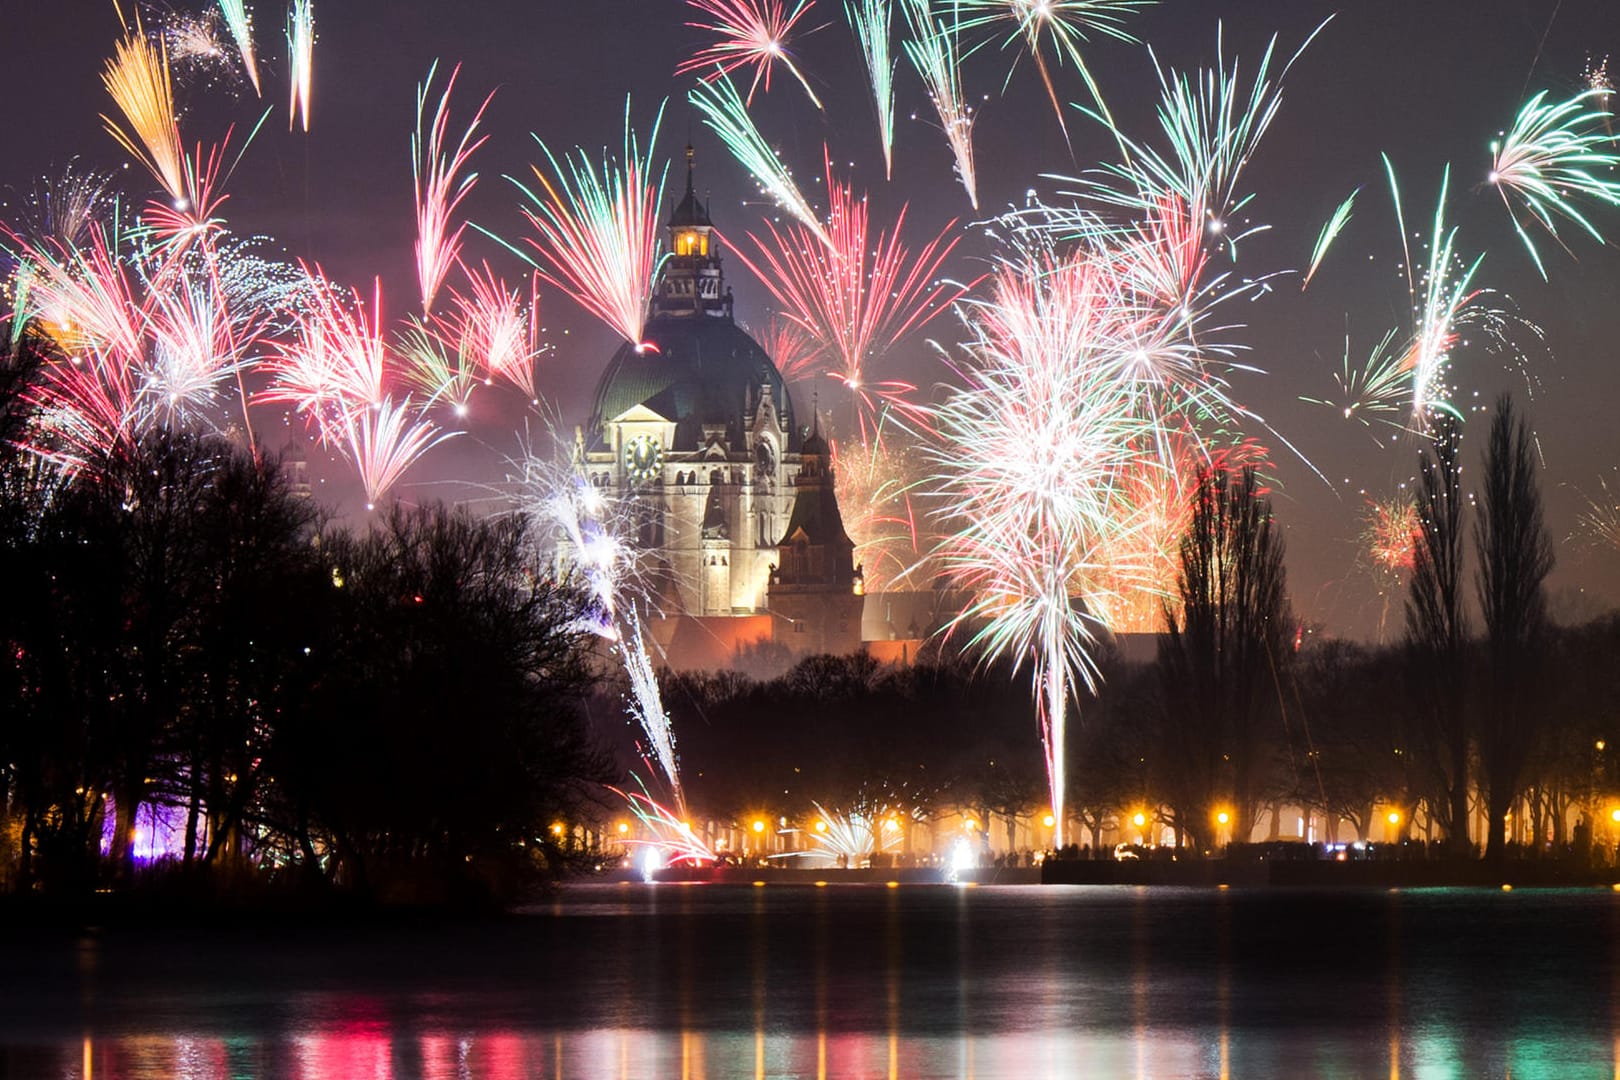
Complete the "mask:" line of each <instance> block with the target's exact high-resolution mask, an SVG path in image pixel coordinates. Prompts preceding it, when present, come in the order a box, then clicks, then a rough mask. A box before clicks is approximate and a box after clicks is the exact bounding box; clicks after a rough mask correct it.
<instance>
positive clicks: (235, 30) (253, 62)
mask: <svg viewBox="0 0 1620 1080" xmlns="http://www.w3.org/2000/svg"><path fill="white" fill-rule="evenodd" d="M219 10H220V14H222V15H223V16H224V18H225V27H226V29H228V30H230V32H231V40H232V41H234V42H236V51H237V52H238V53H240V54H241V56H242V67H243V69H244V70H246V71H247V77H248V81H249V82H251V83H252V84H253V92H254V93H255V94H257V95H259V96H260V97H263V96H264V91H263V90H261V89H259V61H258V58H257V57H256V56H255V55H254V53H253V16H252V15H251V14H249V13H248V9H247V4H246V3H245V2H244V0H219Z"/></svg>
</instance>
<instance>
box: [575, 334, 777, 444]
mask: <svg viewBox="0 0 1620 1080" xmlns="http://www.w3.org/2000/svg"><path fill="white" fill-rule="evenodd" d="M642 337H643V339H644V340H645V341H646V343H647V345H648V347H646V348H643V349H640V350H638V349H637V348H636V347H635V346H634V345H631V344H629V343H625V344H623V345H621V346H620V347H619V350H618V351H617V352H616V353H614V354H613V359H612V360H610V361H609V362H608V365H607V368H606V369H605V370H604V371H603V372H602V378H601V380H600V381H599V382H598V383H597V386H596V398H595V402H594V404H593V406H592V409H591V425H590V429H589V433H588V435H587V438H588V440H589V447H590V449H592V450H601V449H604V448H605V444H604V443H603V425H605V424H607V423H608V422H610V421H612V420H614V419H615V418H617V417H619V416H622V415H624V414H625V413H626V412H628V411H630V410H631V409H634V408H635V407H636V406H638V405H640V406H644V407H645V408H647V409H649V410H651V411H652V412H654V413H657V414H658V415H659V416H662V417H664V418H665V419H666V420H672V421H674V422H675V439H674V442H673V444H672V445H671V446H669V447H666V450H667V451H670V452H674V453H681V452H687V451H691V452H695V451H698V450H702V449H703V448H704V438H703V429H704V427H705V426H718V425H724V427H725V432H726V438H727V439H728V440H729V442H730V444H731V448H732V450H733V451H741V450H743V449H744V447H745V445H746V440H745V438H744V433H745V431H747V430H748V429H749V428H750V427H752V426H753V420H754V414H755V411H756V410H757V409H758V408H759V401H760V388H761V387H762V386H768V387H769V388H770V393H771V398H772V402H773V404H774V406H775V408H776V412H777V415H778V416H779V417H780V418H781V420H782V421H783V423H784V424H785V426H786V429H787V430H786V433H785V436H784V441H785V442H786V444H787V445H786V446H785V447H784V449H785V450H786V452H788V453H798V452H799V442H800V436H799V431H798V425H797V424H796V423H795V422H794V412H793V399H792V398H791V397H790V396H789V395H788V390H787V384H786V383H784V382H783V380H782V375H781V373H780V372H778V371H777V370H776V365H775V364H774V363H772V362H771V358H770V356H769V355H767V354H766V352H765V350H764V349H763V348H761V347H760V345H759V343H758V342H756V341H755V340H754V339H753V338H751V337H749V336H748V333H747V331H745V330H743V329H742V328H741V327H740V326H738V325H737V324H736V323H734V322H732V321H731V320H730V319H726V318H712V317H703V318H669V317H655V318H652V319H649V320H648V322H647V325H646V328H645V329H644V330H643V331H642Z"/></svg>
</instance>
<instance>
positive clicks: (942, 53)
mask: <svg viewBox="0 0 1620 1080" xmlns="http://www.w3.org/2000/svg"><path fill="white" fill-rule="evenodd" d="M902 3H903V5H904V10H905V15H906V22H907V24H908V25H909V26H910V28H911V39H910V40H909V41H907V42H906V43H905V50H906V55H907V56H909V57H910V58H911V63H912V65H913V66H914V67H916V69H917V74H919V75H921V76H922V80H923V85H924V86H925V87H927V89H928V98H929V100H930V101H932V102H933V103H934V111H935V113H937V114H938V115H939V126H940V130H942V131H943V132H944V133H945V141H946V142H947V143H948V144H950V148H951V154H952V156H953V157H954V158H955V159H956V177H957V179H958V180H960V181H961V182H962V187H963V189H964V190H966V191H967V196H968V202H969V203H971V204H972V206H973V209H974V210H978V208H979V187H978V178H977V174H976V172H975V171H974V167H973V119H974V117H973V109H972V107H970V106H969V105H968V104H967V99H966V98H965V97H964V96H963V94H962V78H961V66H962V55H961V24H960V21H959V20H958V17H957V12H956V10H955V8H954V5H953V10H952V12H951V19H950V21H949V22H946V21H945V20H944V19H936V18H935V17H934V15H933V13H932V11H931V0H902Z"/></svg>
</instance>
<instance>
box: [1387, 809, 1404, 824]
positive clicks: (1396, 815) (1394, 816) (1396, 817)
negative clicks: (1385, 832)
mask: <svg viewBox="0 0 1620 1080" xmlns="http://www.w3.org/2000/svg"><path fill="white" fill-rule="evenodd" d="M1389 823H1390V824H1391V825H1399V824H1400V823H1401V812H1400V811H1399V810H1391V811H1390V812H1389Z"/></svg>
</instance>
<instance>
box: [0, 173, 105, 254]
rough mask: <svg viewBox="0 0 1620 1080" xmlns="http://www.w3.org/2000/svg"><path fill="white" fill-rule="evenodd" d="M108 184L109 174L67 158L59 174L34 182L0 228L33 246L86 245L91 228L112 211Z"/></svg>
mask: <svg viewBox="0 0 1620 1080" xmlns="http://www.w3.org/2000/svg"><path fill="white" fill-rule="evenodd" d="M111 184H112V176H111V175H110V174H107V173H98V172H95V171H86V170H83V169H81V168H80V167H79V163H78V160H77V159H73V160H70V161H69V162H68V164H67V167H66V168H64V169H63V170H62V171H61V173H59V174H58V175H56V176H55V177H51V178H45V179H42V180H40V181H39V182H38V183H37V184H36V185H35V187H34V190H33V191H32V192H31V193H30V194H29V195H28V197H27V198H26V199H24V200H23V202H22V203H21V204H20V206H19V207H18V208H17V211H16V214H17V216H16V217H15V218H13V219H12V222H11V226H10V227H9V228H7V229H4V230H0V231H5V232H7V233H10V234H14V235H17V236H20V237H23V238H26V240H27V241H28V242H29V243H31V244H33V245H34V246H35V247H39V246H41V245H44V244H47V243H54V244H60V245H65V246H67V247H70V248H72V247H78V246H81V245H83V244H86V243H88V242H89V239H90V230H91V228H92V227H93V226H94V225H95V224H96V223H97V222H98V221H100V220H101V219H102V218H103V217H104V216H110V215H111V214H112V213H113V210H114V199H113V196H112V195H110V194H109V190H110V188H111Z"/></svg>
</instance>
